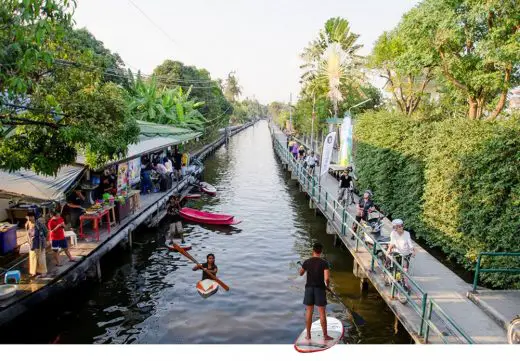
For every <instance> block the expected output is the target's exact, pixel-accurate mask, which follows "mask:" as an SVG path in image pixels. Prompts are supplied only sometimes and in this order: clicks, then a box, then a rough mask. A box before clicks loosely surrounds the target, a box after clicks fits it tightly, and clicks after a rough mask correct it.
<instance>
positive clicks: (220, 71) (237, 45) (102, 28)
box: [74, 0, 419, 104]
mask: <svg viewBox="0 0 520 361" xmlns="http://www.w3.org/2000/svg"><path fill="white" fill-rule="evenodd" d="M132 2H133V3H134V4H135V5H137V7H138V8H139V9H141V11H142V12H141V11H139V10H138V9H137V8H136V7H135V6H134V5H132ZM418 2H419V1H413V0H361V1H360V0H182V1H179V0H78V6H77V8H76V11H75V14H74V19H75V21H76V27H78V28H82V27H86V28H87V29H88V30H89V31H90V32H91V33H92V34H94V36H95V37H96V38H97V39H98V40H100V41H102V42H103V43H104V45H105V47H107V48H108V49H110V50H111V51H112V52H116V53H118V54H119V55H120V56H121V58H122V59H123V61H124V62H125V63H126V65H127V66H128V67H130V68H131V69H132V70H135V71H137V69H140V70H141V72H142V73H143V74H150V73H151V72H152V71H153V69H154V68H155V67H156V66H157V65H159V64H161V63H162V62H163V61H164V60H166V59H172V60H178V61H181V62H183V63H184V64H186V65H194V66H196V67H197V68H206V69H207V70H208V71H209V72H210V73H211V76H212V78H214V79H216V78H222V79H225V78H226V76H227V74H228V73H229V72H230V71H236V75H237V77H238V80H239V83H240V85H241V87H242V98H244V97H255V98H256V99H258V100H259V101H260V102H261V103H263V104H267V103H270V102H272V101H283V102H288V101H289V97H290V93H292V96H293V101H294V100H295V99H296V98H297V95H298V93H299V89H300V84H299V79H300V75H301V70H300V65H301V64H302V61H301V59H300V57H299V54H301V52H302V50H303V49H304V48H305V47H306V46H307V45H308V43H309V42H310V41H311V40H313V39H314V38H316V37H317V35H318V33H319V31H320V29H321V28H322V27H323V26H324V24H325V22H326V21H327V19H329V18H331V17H337V16H339V17H344V18H346V19H347V20H348V21H349V22H350V24H351V31H352V32H354V33H357V34H359V35H360V38H359V41H358V42H359V43H360V44H363V48H362V49H361V50H360V52H359V54H360V55H367V54H369V53H370V51H371V49H372V47H373V44H374V42H375V41H376V40H377V38H378V37H379V36H380V35H381V34H382V33H383V32H384V31H387V30H390V29H392V28H393V27H395V26H396V25H397V24H398V23H399V20H400V18H401V16H402V15H403V14H404V13H405V12H406V11H408V10H409V9H411V8H412V7H413V6H414V5H416V4H417V3H418ZM143 13H144V14H143ZM149 19H151V21H150V20H149ZM152 22H153V23H152ZM154 24H155V25H154ZM375 85H378V86H381V85H382V84H381V85H380V83H377V81H376V82H375Z"/></svg>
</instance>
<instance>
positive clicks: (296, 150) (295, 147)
mask: <svg viewBox="0 0 520 361" xmlns="http://www.w3.org/2000/svg"><path fill="white" fill-rule="evenodd" d="M298 148H299V147H298V143H296V142H294V143H293V146H292V150H291V151H292V155H293V157H294V159H298Z"/></svg>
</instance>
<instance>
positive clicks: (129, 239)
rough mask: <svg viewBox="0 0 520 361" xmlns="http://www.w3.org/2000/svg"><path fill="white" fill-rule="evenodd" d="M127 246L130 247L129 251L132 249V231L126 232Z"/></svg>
mask: <svg viewBox="0 0 520 361" xmlns="http://www.w3.org/2000/svg"><path fill="white" fill-rule="evenodd" d="M128 245H129V246H130V249H132V231H131V230H129V231H128Z"/></svg>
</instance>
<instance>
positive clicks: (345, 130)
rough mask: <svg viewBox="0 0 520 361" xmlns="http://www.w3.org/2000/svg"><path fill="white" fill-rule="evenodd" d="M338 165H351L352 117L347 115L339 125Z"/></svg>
mask: <svg viewBox="0 0 520 361" xmlns="http://www.w3.org/2000/svg"><path fill="white" fill-rule="evenodd" d="M339 165H341V166H343V167H346V166H348V165H352V119H351V118H350V116H348V115H347V116H345V118H344V119H343V124H342V125H341V132H340V152H339Z"/></svg>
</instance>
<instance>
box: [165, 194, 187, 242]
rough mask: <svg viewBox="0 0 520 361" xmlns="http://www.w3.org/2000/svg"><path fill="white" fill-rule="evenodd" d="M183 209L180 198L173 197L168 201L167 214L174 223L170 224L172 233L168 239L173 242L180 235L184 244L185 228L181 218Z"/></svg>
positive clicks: (170, 232)
mask: <svg viewBox="0 0 520 361" xmlns="http://www.w3.org/2000/svg"><path fill="white" fill-rule="evenodd" d="M181 208H182V204H181V201H180V199H179V196H178V195H176V196H171V197H170V199H169V201H168V208H167V210H166V212H167V214H168V215H169V216H170V218H171V221H172V223H171V224H170V231H169V234H168V238H169V239H170V240H173V239H174V238H175V235H176V234H178V235H179V236H180V237H181V241H182V243H184V228H183V227H182V218H181V214H180V212H181Z"/></svg>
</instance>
